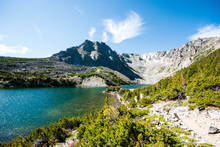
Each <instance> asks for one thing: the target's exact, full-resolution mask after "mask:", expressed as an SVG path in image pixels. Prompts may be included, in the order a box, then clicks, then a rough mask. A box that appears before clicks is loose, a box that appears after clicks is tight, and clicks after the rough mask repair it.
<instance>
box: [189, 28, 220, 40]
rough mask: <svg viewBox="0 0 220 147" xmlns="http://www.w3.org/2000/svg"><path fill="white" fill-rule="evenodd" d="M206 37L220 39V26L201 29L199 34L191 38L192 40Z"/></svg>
mask: <svg viewBox="0 0 220 147" xmlns="http://www.w3.org/2000/svg"><path fill="white" fill-rule="evenodd" d="M205 37H220V25H217V26H216V25H207V26H205V27H202V28H199V29H198V32H197V33H195V34H193V35H192V36H190V37H189V39H190V40H196V39H198V38H205Z"/></svg>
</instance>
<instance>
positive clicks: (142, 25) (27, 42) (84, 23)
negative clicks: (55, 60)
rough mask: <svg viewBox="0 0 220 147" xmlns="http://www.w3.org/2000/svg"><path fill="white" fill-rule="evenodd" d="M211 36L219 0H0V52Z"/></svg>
mask: <svg viewBox="0 0 220 147" xmlns="http://www.w3.org/2000/svg"><path fill="white" fill-rule="evenodd" d="M214 36H218V37H220V1H219V0H184V1H180V0H166V1H165V0H135V1H134V0H0V56H16V57H29V58H33V57H37V58H40V57H48V56H50V55H52V54H54V53H57V52H59V51H61V50H65V49H66V48H69V47H71V46H78V45H80V44H81V43H83V42H84V40H86V39H89V40H92V41H103V42H106V43H107V44H108V45H109V46H110V47H111V48H112V49H113V50H115V51H117V52H119V53H147V52H153V51H162V50H169V49H173V48H179V47H181V46H182V45H183V44H184V43H186V42H188V41H191V40H195V39H197V38H203V37H214Z"/></svg>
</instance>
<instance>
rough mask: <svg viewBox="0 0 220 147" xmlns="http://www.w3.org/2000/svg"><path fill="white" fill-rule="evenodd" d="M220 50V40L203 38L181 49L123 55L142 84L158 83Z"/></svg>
mask: <svg viewBox="0 0 220 147" xmlns="http://www.w3.org/2000/svg"><path fill="white" fill-rule="evenodd" d="M218 48H220V38H219V37H212V38H203V39H198V40H195V41H190V42H188V43H186V44H184V45H183V46H182V47H181V48H175V49H172V50H168V51H159V52H151V53H146V54H125V53H124V54H121V59H122V60H124V62H126V63H127V64H128V65H129V66H130V67H131V68H133V69H134V70H135V71H136V73H137V74H139V75H140V76H141V77H142V78H143V80H140V82H142V83H149V84H152V83H156V82H157V81H159V80H160V79H162V78H164V77H168V76H170V75H173V74H174V73H175V72H176V71H178V70H180V69H182V68H184V67H187V66H189V65H190V64H192V63H193V62H194V61H196V60H198V59H199V58H200V57H202V56H207V55H208V54H209V53H211V52H213V51H214V50H216V49H218Z"/></svg>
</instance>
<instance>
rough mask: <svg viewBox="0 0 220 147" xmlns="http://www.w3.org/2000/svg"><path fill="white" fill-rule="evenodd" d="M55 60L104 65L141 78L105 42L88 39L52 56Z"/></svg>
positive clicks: (76, 63) (77, 63)
mask: <svg viewBox="0 0 220 147" xmlns="http://www.w3.org/2000/svg"><path fill="white" fill-rule="evenodd" d="M51 59H53V60H55V61H61V62H65V63H68V64H73V65H80V66H82V65H84V66H90V67H97V66H103V67H108V68H110V69H112V70H116V71H118V72H120V73H122V74H124V75H125V76H127V77H129V78H130V79H132V80H134V79H135V78H141V77H140V76H139V75H138V74H136V73H135V72H134V71H133V69H132V68H130V67H129V66H128V65H127V63H125V62H124V61H123V60H121V58H120V56H119V55H118V54H117V53H116V52H115V51H113V50H112V49H111V48H110V47H109V46H107V45H106V44H105V43H103V42H101V43H100V42H92V41H89V40H86V41H85V42H84V43H82V44H81V45H79V46H75V47H71V48H68V49H67V50H66V51H61V52H59V53H57V54H54V55H52V56H51Z"/></svg>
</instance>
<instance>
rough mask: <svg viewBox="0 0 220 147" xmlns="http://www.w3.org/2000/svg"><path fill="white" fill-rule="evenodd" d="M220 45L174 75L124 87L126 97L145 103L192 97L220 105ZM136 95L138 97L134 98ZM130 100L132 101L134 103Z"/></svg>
mask: <svg viewBox="0 0 220 147" xmlns="http://www.w3.org/2000/svg"><path fill="white" fill-rule="evenodd" d="M219 61H220V49H218V50H216V51H215V52H213V53H211V54H210V55H208V56H207V57H203V58H201V59H199V60H198V61H196V62H194V63H193V64H191V65H190V66H189V67H187V68H184V69H182V70H180V71H178V72H177V73H176V74H175V75H174V76H171V77H167V78H164V79H162V80H160V81H159V82H157V83H156V84H154V85H151V86H148V87H143V88H138V89H135V90H134V91H132V92H131V91H122V92H121V93H123V95H124V96H123V97H124V98H125V100H128V101H130V102H131V103H132V105H140V106H142V107H144V106H146V105H148V104H152V103H154V102H156V101H158V100H178V99H186V98H188V99H189V103H192V104H193V105H194V104H195V105H196V106H215V107H220V62H219ZM134 97H137V102H135V100H134ZM131 103H130V104H131Z"/></svg>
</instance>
